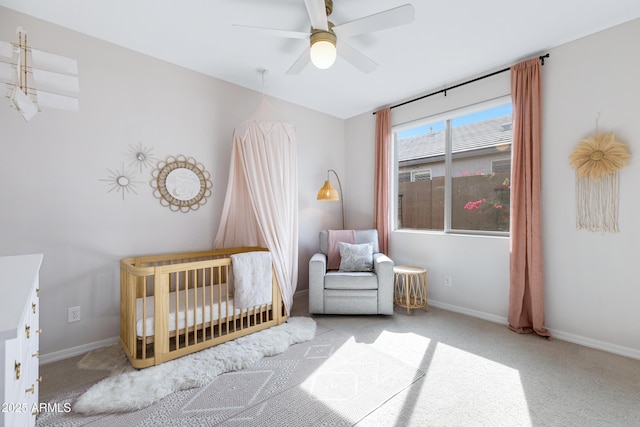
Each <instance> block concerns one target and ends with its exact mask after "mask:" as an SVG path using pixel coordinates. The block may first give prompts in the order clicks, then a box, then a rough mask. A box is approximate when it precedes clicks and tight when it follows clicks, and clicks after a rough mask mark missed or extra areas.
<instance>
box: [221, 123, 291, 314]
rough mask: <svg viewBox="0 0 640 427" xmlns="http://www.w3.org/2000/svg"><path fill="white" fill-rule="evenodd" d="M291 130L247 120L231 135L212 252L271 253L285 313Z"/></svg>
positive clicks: (288, 126) (288, 287) (288, 297)
mask: <svg viewBox="0 0 640 427" xmlns="http://www.w3.org/2000/svg"><path fill="white" fill-rule="evenodd" d="M296 156H297V155H296V132H295V129H294V127H293V125H291V124H289V123H283V122H279V121H272V120H248V121H246V122H244V123H242V124H241V125H240V126H238V127H236V128H235V129H234V132H233V151H232V155H231V165H230V170H229V183H228V184H227V194H226V198H225V202H224V207H223V211H222V218H221V221H220V226H219V228H218V233H217V235H216V238H215V241H214V245H213V246H214V248H224V247H237V246H263V247H266V248H268V249H269V250H270V251H271V255H272V257H273V262H274V270H275V274H276V277H277V279H278V282H279V284H280V290H281V293H282V298H283V300H284V304H285V307H286V310H287V313H290V310H291V305H292V303H293V294H294V292H295V290H296V287H297V282H298V175H297V158H296Z"/></svg>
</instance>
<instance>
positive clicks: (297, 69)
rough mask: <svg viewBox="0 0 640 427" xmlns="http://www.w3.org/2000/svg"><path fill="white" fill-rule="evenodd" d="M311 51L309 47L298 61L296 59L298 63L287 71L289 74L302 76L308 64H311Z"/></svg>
mask: <svg viewBox="0 0 640 427" xmlns="http://www.w3.org/2000/svg"><path fill="white" fill-rule="evenodd" d="M309 49H310V48H309V47H307V48H306V49H305V50H304V52H302V55H300V56H299V57H298V59H296V62H294V63H293V65H291V67H289V69H288V70H287V74H289V75H296V74H300V73H301V72H302V70H304V68H305V67H306V66H307V64H309V62H311V58H310V57H309Z"/></svg>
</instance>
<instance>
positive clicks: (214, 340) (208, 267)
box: [120, 247, 287, 368]
mask: <svg viewBox="0 0 640 427" xmlns="http://www.w3.org/2000/svg"><path fill="white" fill-rule="evenodd" d="M266 250H267V249H264V248H255V247H245V248H233V249H218V250H212V251H204V252H190V253H181V254H170V255H156V256H142V257H132V258H125V259H122V260H121V261H120V345H121V346H122V348H123V349H124V351H125V353H126V354H127V356H128V358H129V360H130V361H131V365H132V366H133V367H134V368H146V367H149V366H153V365H159V364H160V363H162V362H166V361H168V360H172V359H175V358H178V357H181V356H184V355H186V354H190V353H193V352H196V351H200V350H203V349H205V348H208V347H212V346H214V345H217V344H221V343H223V342H225V341H229V340H232V339H235V338H238V337H241V336H244V335H248V334H251V333H254V332H257V331H260V330H263V329H266V328H269V327H271V326H275V325H279V324H281V323H283V322H285V321H286V320H287V316H286V311H285V308H284V304H283V302H282V295H281V294H280V287H279V286H278V282H277V279H276V276H275V274H274V273H273V270H272V283H271V288H272V299H271V303H270V304H264V305H260V306H254V307H249V308H242V309H240V308H236V307H234V300H233V290H234V286H233V277H234V275H233V273H232V260H231V255H232V254H238V253H243V252H253V251H266Z"/></svg>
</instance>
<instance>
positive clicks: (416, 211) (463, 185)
mask: <svg viewBox="0 0 640 427" xmlns="http://www.w3.org/2000/svg"><path fill="white" fill-rule="evenodd" d="M428 127H429V126H428V125H427V126H425V128H428ZM434 127H435V128H436V129H439V130H433V128H434ZM511 128H512V123H511V115H510V114H509V115H503V116H499V117H493V118H489V119H486V120H481V121H474V122H472V123H467V124H461V125H459V126H456V123H455V119H454V120H452V121H451V172H450V175H451V185H452V192H451V194H452V201H451V206H452V208H451V210H452V219H451V221H452V227H451V228H453V229H461V230H486V231H505V230H508V229H509V226H508V225H509V224H508V209H509V180H510V174H511V138H512V132H511ZM446 136H447V130H446V128H445V126H444V124H443V123H441V122H440V123H436V124H434V126H433V127H431V128H430V131H429V132H427V133H422V134H418V135H414V136H408V137H404V138H403V137H402V134H401V133H400V134H397V141H396V148H397V155H398V207H397V208H398V210H397V212H398V214H397V218H398V227H399V228H414V229H415V228H418V229H428V230H442V229H443V227H444V200H445V176H446V174H445V151H446Z"/></svg>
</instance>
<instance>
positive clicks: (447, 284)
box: [444, 276, 453, 288]
mask: <svg viewBox="0 0 640 427" xmlns="http://www.w3.org/2000/svg"><path fill="white" fill-rule="evenodd" d="M444 286H445V287H447V288H450V287H452V286H453V283H452V281H451V276H444Z"/></svg>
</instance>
